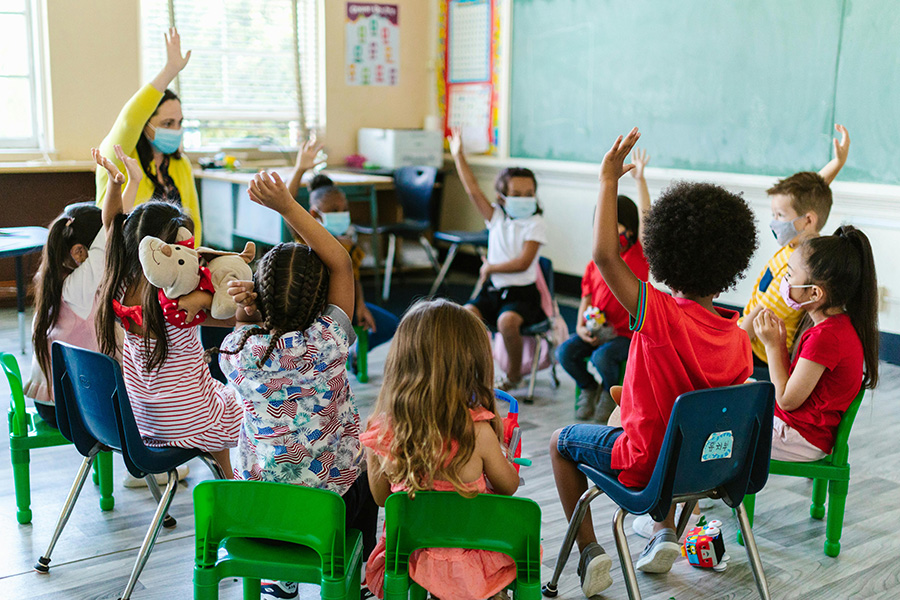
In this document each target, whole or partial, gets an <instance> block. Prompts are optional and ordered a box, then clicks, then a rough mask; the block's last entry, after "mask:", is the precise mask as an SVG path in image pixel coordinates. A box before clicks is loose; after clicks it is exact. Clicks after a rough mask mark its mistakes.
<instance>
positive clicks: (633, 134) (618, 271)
mask: <svg viewBox="0 0 900 600" xmlns="http://www.w3.org/2000/svg"><path fill="white" fill-rule="evenodd" d="M640 137H641V134H640V133H638V129H637V127H635V128H634V129H632V130H631V131H630V132H629V133H628V135H627V136H625V138H624V139H623V138H622V136H621V135H620V136H619V137H618V138H617V139H616V141H615V143H614V144H613V145H612V148H610V150H609V152H607V153H606V156H604V157H603V164H601V165H600V198H599V199H598V200H597V218H596V219H595V221H594V247H593V257H594V263H596V265H597V268H598V269H600V274H601V275H603V279H604V281H606V284H607V285H608V286H609V289H610V291H612V293H613V295H614V296H615V297H616V299H618V301H619V303H620V304H621V305H622V306H624V307H625V310H627V311H628V312H629V313H630V314H631V315H632V316H633V315H635V314H636V313H637V309H638V296H639V294H640V284H641V281H640V280H639V279H638V278H637V277H636V276H635V274H634V273H632V272H631V269H630V268H629V267H628V265H627V264H626V263H625V261H624V260H622V255H621V254H619V226H618V224H619V219H618V214H617V213H618V203H617V202H616V196H617V195H618V191H619V178H620V177H622V175H624V174H625V173H627V172H629V171H631V170H632V169H634V165H625V164H623V163H624V161H625V158H626V157H627V156H628V153H629V152H631V149H632V148H634V145H635V144H636V143H637V141H638V138H640Z"/></svg>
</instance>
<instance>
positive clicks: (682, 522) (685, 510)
mask: <svg viewBox="0 0 900 600" xmlns="http://www.w3.org/2000/svg"><path fill="white" fill-rule="evenodd" d="M696 507H697V501H696V500H688V501H686V502H685V503H684V506H682V507H681V518H680V519H678V523H677V524H676V527H675V537H677V538H678V539H679V540H680V539H681V536H682V534H684V530H685V529H686V528H687V524H688V519H690V518H691V513H693V512H694V508H696Z"/></svg>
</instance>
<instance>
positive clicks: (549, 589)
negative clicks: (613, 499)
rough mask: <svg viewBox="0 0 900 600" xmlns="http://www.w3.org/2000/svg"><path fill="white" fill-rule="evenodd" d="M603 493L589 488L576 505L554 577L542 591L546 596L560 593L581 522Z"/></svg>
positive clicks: (596, 488)
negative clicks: (567, 562)
mask: <svg viewBox="0 0 900 600" xmlns="http://www.w3.org/2000/svg"><path fill="white" fill-rule="evenodd" d="M602 493H603V492H601V491H600V488H598V487H597V486H596V485H595V486H593V487H591V488H588V489H587V491H585V492H584V493H583V494H582V495H581V498H579V499H578V502H577V503H576V504H575V510H574V511H572V518H571V519H569V528H568V529H567V530H566V537H565V539H564V540H563V543H562V546H560V548H559V556H557V557H556V568H554V569H553V575H552V576H551V577H550V581H549V582H547V585H545V586H544V588H543V590H542V592H543V594H544V596H547V597H548V598H553V597H555V596H556V594H557V593H558V591H559V590H558V587H557V586H558V584H559V578H560V576H561V575H562V571H563V568H564V567H565V566H566V561H568V560H569V553H571V552H572V544H574V543H575V536H576V534H577V533H578V528H579V527H581V522H582V521H584V515H586V514H587V510H588V507H589V506H590V504H591V502H593V500H594V498H596V497H597V496H599V495H600V494H602Z"/></svg>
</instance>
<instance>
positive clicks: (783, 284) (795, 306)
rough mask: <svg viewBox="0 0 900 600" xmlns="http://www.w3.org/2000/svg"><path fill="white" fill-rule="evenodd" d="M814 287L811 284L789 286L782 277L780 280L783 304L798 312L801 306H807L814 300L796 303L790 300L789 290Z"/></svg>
mask: <svg viewBox="0 0 900 600" xmlns="http://www.w3.org/2000/svg"><path fill="white" fill-rule="evenodd" d="M811 287H816V286H815V285H813V284H808V285H791V284H790V283H788V280H787V277H783V278H782V279H781V289H780V291H781V298H782V299H783V300H784V303H785V304H787V305H788V306H789V307H791V308H792V309H794V310H800V309H801V308H803V306H805V305H807V304H809V303H810V302H815V300H807V301H806V302H797V301H796V300H794V299H793V298H791V288H811Z"/></svg>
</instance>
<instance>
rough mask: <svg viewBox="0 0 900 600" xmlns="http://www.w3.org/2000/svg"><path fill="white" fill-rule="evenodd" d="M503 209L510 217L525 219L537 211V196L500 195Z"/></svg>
mask: <svg viewBox="0 0 900 600" xmlns="http://www.w3.org/2000/svg"><path fill="white" fill-rule="evenodd" d="M501 198H503V201H504V206H503V209H504V210H505V211H506V214H507V215H509V218H510V219H527V218H528V217H530V216H532V215H533V214H534V213H535V212H536V211H537V198H535V197H534V196H501Z"/></svg>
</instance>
